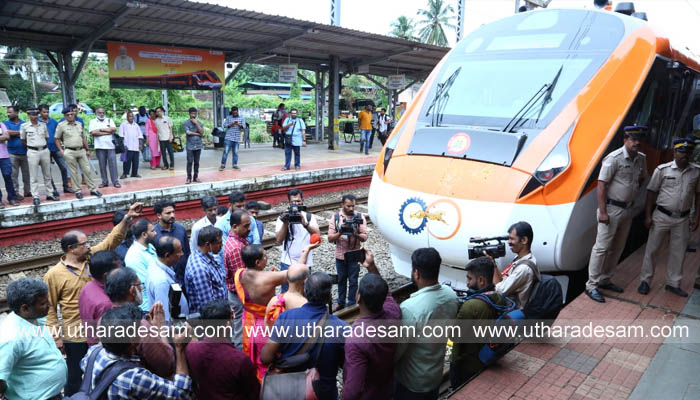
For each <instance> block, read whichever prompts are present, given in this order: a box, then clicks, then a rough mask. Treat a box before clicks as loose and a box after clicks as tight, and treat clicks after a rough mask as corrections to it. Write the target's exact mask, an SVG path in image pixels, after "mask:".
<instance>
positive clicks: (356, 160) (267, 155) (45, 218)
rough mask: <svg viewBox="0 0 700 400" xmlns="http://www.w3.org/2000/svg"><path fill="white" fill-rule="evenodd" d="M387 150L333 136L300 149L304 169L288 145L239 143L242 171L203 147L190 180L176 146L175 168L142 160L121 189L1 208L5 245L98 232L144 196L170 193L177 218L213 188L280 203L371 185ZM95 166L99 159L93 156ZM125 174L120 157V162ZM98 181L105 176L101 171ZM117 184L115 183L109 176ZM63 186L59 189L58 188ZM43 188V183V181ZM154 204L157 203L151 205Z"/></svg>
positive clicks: (222, 195) (192, 212) (196, 212)
mask: <svg viewBox="0 0 700 400" xmlns="http://www.w3.org/2000/svg"><path fill="white" fill-rule="evenodd" d="M380 151H381V143H380V142H379V141H378V140H377V142H376V143H375V145H374V147H373V149H372V151H371V152H370V154H369V155H367V156H366V155H364V154H361V153H360V152H359V144H357V143H352V144H346V143H341V147H340V149H339V150H336V151H330V150H328V145H327V143H315V144H309V145H308V146H307V147H304V148H302V151H301V168H300V169H299V170H294V169H293V168H292V169H291V170H289V171H282V170H281V168H282V166H283V164H284V151H283V150H282V149H277V148H273V147H272V145H271V144H253V146H252V147H251V148H247V149H243V148H241V149H240V150H239V163H238V165H239V167H240V168H241V169H240V170H234V169H232V168H231V160H230V155H229V160H228V164H227V168H226V169H225V170H223V171H219V166H220V161H221V155H222V153H223V151H222V149H210V148H207V149H205V150H203V152H202V156H201V160H200V170H199V178H200V180H201V181H202V182H201V183H192V184H186V183H185V181H186V177H187V175H186V171H185V166H186V153H185V152H180V153H175V170H173V171H169V170H166V171H164V170H160V169H156V170H151V169H150V168H149V165H148V164H147V163H144V162H141V163H140V165H139V174H140V175H141V178H127V179H123V180H120V183H121V186H122V187H121V188H115V187H113V186H111V185H110V186H108V187H105V188H100V189H99V190H100V192H102V194H103V197H101V198H99V197H95V196H92V195H88V192H87V189H86V188H85V187H83V195H84V196H85V197H84V198H83V199H81V200H78V199H77V198H76V197H75V195H73V194H63V193H61V198H60V201H57V202H55V201H47V200H45V199H44V196H43V195H42V202H41V205H39V206H38V207H35V206H33V205H32V204H31V202H32V199H31V198H29V199H27V198H25V199H24V201H23V202H22V203H21V204H20V205H19V206H17V207H6V208H5V209H2V210H0V245H3V246H6V245H10V244H15V243H20V242H24V241H26V240H27V237H28V236H31V238H32V239H33V240H47V239H52V238H57V237H60V236H61V235H62V234H63V233H64V232H65V231H66V230H67V229H82V230H84V231H85V232H88V233H89V232H94V231H97V230H101V229H107V228H109V227H110V226H111V213H113V212H114V211H115V210H117V209H125V208H126V207H127V206H128V205H129V204H131V203H132V202H134V201H142V202H144V203H145V206H146V208H145V210H144V215H149V213H151V214H152V211H151V210H152V207H151V206H152V205H153V204H154V202H155V201H156V200H158V199H161V198H164V197H168V198H170V199H172V200H173V201H175V202H176V203H177V210H178V218H188V217H198V216H200V214H201V210H200V209H199V207H200V206H199V200H200V199H201V197H202V196H204V195H206V194H209V195H214V196H217V197H219V201H220V204H228V199H227V197H226V196H227V195H228V194H229V193H230V192H231V191H233V190H242V191H244V192H246V193H247V196H248V198H249V199H250V200H262V199H264V200H265V201H267V202H270V203H272V204H275V203H277V202H280V201H284V200H286V193H287V190H288V189H289V187H290V186H294V187H299V188H301V189H302V190H304V193H308V194H309V195H310V194H318V193H324V192H327V191H333V190H338V189H339V188H340V187H342V188H348V189H351V188H355V187H363V186H369V183H370V181H371V178H372V171H373V169H374V163H375V162H376V157H377V155H378V154H379V152H380ZM92 161H93V162H92V164H93V168H94V167H95V166H96V165H97V164H96V162H95V160H92ZM118 166H119V172H120V175H121V163H118ZM58 172H59V171H58V168H57V167H56V166H55V165H52V173H53V175H54V181H55V182H57V183H58V182H60V181H61V178H60V175H59V173H58ZM95 177H96V179H97V180H96V182H97V183H99V182H100V178H99V177H98V176H97V175H95ZM110 183H111V182H110ZM59 191H60V189H59ZM41 193H42V194H43V193H44V188H43V187H42V188H41ZM149 208H150V209H149Z"/></svg>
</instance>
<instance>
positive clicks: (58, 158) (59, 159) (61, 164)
mask: <svg viewBox="0 0 700 400" xmlns="http://www.w3.org/2000/svg"><path fill="white" fill-rule="evenodd" d="M39 121H41V122H43V123H45V124H46V128H47V129H48V130H49V141H48V146H49V152H51V159H52V160H53V161H54V162H55V163H56V165H58V170H59V171H61V180H62V181H63V193H75V192H74V191H73V189H71V183H70V179H69V176H68V166H67V165H66V160H65V159H64V158H63V153H61V152H60V151H58V147H56V140H55V138H54V136H55V135H56V127H57V126H58V121H56V120H55V119H53V118H51V117H50V116H49V106H48V105H46V104H41V105H39ZM51 185H52V186H53V195H54V197H58V189H57V188H56V183H54V181H53V176H52V177H51Z"/></svg>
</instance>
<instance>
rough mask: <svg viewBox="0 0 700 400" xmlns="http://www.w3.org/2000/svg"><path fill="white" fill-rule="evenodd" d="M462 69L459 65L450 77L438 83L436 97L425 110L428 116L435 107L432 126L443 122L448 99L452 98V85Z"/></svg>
mask: <svg viewBox="0 0 700 400" xmlns="http://www.w3.org/2000/svg"><path fill="white" fill-rule="evenodd" d="M461 71H462V67H459V68H457V69H456V70H455V72H453V73H452V75H450V77H449V78H447V79H446V80H445V81H444V82H442V83H438V85H437V90H436V91H435V97H433V101H432V102H431V103H430V106H428V110H427V111H426V112H425V116H426V117H427V116H428V115H430V112H431V111H432V110H433V108H434V109H435V112H434V113H433V118H432V120H431V121H430V126H440V124H441V123H442V115H443V114H442V110H444V109H445V106H446V105H447V101H448V100H449V99H450V95H449V92H450V88H451V87H452V84H453V83H455V80H456V79H457V75H459V73H460V72H461Z"/></svg>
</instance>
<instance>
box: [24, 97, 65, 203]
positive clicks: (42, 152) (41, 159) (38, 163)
mask: <svg viewBox="0 0 700 400" xmlns="http://www.w3.org/2000/svg"><path fill="white" fill-rule="evenodd" d="M27 115H28V116H29V122H25V123H23V124H22V126H20V128H19V138H20V139H21V140H22V144H23V145H24V146H26V147H27V160H28V162H29V177H30V179H31V191H32V197H33V198H34V205H35V206H38V205H39V204H40V201H39V167H41V173H42V175H43V176H44V185H46V193H47V195H46V199H47V200H54V201H58V198H57V197H54V196H53V195H51V188H52V186H51V154H50V153H49V148H48V142H47V141H48V140H49V130H48V128H47V127H46V124H45V123H43V122H40V121H39V109H38V108H36V107H32V108H28V109H27Z"/></svg>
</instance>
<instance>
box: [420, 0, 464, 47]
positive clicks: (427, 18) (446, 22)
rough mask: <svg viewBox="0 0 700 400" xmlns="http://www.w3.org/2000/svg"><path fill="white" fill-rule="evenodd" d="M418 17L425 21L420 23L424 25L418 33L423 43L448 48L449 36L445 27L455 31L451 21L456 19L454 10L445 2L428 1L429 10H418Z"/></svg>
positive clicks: (439, 0) (442, 0) (440, 0)
mask: <svg viewBox="0 0 700 400" xmlns="http://www.w3.org/2000/svg"><path fill="white" fill-rule="evenodd" d="M418 15H419V16H422V17H423V19H422V20H421V21H418V23H419V24H421V25H422V28H421V30H420V31H419V32H418V34H419V36H420V38H421V41H423V42H424V43H428V44H434V45H437V46H447V45H448V44H449V43H448V41H447V36H446V35H445V29H444V27H448V28H451V29H455V26H454V24H452V23H451V21H452V20H453V19H454V9H453V8H452V6H451V5H449V4H447V5H446V4H445V2H444V0H428V9H427V10H418Z"/></svg>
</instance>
